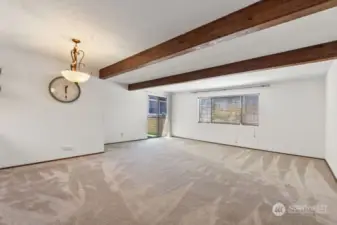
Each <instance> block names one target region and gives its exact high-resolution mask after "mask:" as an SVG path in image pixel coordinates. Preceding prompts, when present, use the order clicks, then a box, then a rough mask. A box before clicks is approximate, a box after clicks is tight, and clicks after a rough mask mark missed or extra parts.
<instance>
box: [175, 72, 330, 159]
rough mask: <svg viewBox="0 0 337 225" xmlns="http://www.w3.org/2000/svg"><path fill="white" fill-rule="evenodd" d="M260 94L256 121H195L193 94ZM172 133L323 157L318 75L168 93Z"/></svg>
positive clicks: (322, 111) (322, 88)
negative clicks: (268, 84) (256, 85)
mask: <svg viewBox="0 0 337 225" xmlns="http://www.w3.org/2000/svg"><path fill="white" fill-rule="evenodd" d="M248 93H260V103H259V107H260V109H259V113H260V125H259V126H258V127H254V126H242V125H239V126H238V125H227V124H205V123H198V112H197V111H198V103H197V98H198V97H205V96H225V95H235V94H248ZM172 116H173V118H172V124H173V125H172V126H173V135H174V136H178V137H184V138H191V139H197V140H203V141H210V142H215V143H222V144H228V145H237V146H243V147H248V148H256V149H262V150H269V151H275V152H283V153H289V154H296V155H304V156H312V157H318V158H324V156H325V153H324V142H325V136H324V133H325V83H324V79H323V78H316V79H311V80H302V81H293V82H291V83H279V84H272V85H271V87H267V88H254V89H245V90H232V91H224V92H209V93H196V94H191V93H182V94H175V95H173V115H172Z"/></svg>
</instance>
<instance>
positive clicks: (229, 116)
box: [212, 96, 241, 124]
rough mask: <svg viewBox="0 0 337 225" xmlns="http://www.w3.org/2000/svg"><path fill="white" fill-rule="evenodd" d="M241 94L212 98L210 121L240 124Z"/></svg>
mask: <svg viewBox="0 0 337 225" xmlns="http://www.w3.org/2000/svg"><path fill="white" fill-rule="evenodd" d="M240 121H241V96H231V97H218V98H213V99H212V123H231V124H240Z"/></svg>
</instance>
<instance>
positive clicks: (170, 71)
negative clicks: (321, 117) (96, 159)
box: [111, 7, 337, 84]
mask: <svg viewBox="0 0 337 225" xmlns="http://www.w3.org/2000/svg"><path fill="white" fill-rule="evenodd" d="M336 24H337V7H336V8H332V9H330V10H326V11H323V12H320V13H316V14H313V15H310V16H307V17H303V18H300V19H298V20H295V21H291V22H288V23H285V24H281V25H278V26H276V27H273V28H270V29H266V30H262V31H259V32H256V33H252V34H249V35H246V36H243V37H240V38H236V39H232V40H229V41H224V42H220V43H219V44H216V45H213V46H210V47H208V48H204V49H201V50H198V51H195V52H192V53H189V54H186V55H183V56H179V57H176V58H172V59H169V60H166V61H163V62H160V63H157V64H153V65H150V66H147V67H144V68H141V69H138V70H134V71H131V72H128V73H124V74H122V75H120V76H116V77H113V78H111V80H113V81H116V82H120V83H126V84H130V83H135V82H141V81H144V80H151V79H156V78H160V77H166V76H170V75H175V74H179V73H184V72H189V71H194V70H199V69H203V68H209V67H213V66H218V65H223V64H227V63H232V62H237V61H242V60H245V59H251V58H255V57H260V56H264V55H269V54H274V53H279V52H284V51H289V50H293V49H297V48H303V47H306V46H311V45H316V44H321V43H325V42H330V41H335V40H337V29H335V27H336ZM303 68H304V69H305V67H303Z"/></svg>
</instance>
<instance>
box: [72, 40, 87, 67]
mask: <svg viewBox="0 0 337 225" xmlns="http://www.w3.org/2000/svg"><path fill="white" fill-rule="evenodd" d="M72 41H73V42H74V43H75V46H74V48H73V49H72V50H71V51H70V55H71V58H72V60H73V61H72V63H71V64H70V69H71V70H72V71H77V64H78V62H77V56H79V55H80V53H81V52H83V51H81V50H78V46H77V44H79V43H81V41H80V40H78V39H74V38H73V39H72ZM83 57H84V54H83ZM83 57H82V59H83ZM82 59H81V61H82Z"/></svg>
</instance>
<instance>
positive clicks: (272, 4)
mask: <svg viewBox="0 0 337 225" xmlns="http://www.w3.org/2000/svg"><path fill="white" fill-rule="evenodd" d="M335 6H337V0H262V1H260V2H257V3H255V4H253V5H250V6H248V7H246V8H243V9H241V10H239V11H236V12H234V13H232V14H229V15H227V16H224V17H222V18H220V19H218V20H215V21H213V22H211V23H208V24H206V25H204V26H201V27H199V28H196V29H194V30H192V31H190V32H187V33H185V34H182V35H180V36H178V37H175V38H173V39H171V40H168V41H166V42H164V43H161V44H159V45H157V46H154V47H152V48H150V49H147V50H145V51H143V52H140V53H138V54H136V55H134V56H131V57H129V58H126V59H124V60H122V61H120V62H117V63H115V64H112V65H110V66H107V67H105V68H103V69H101V70H100V71H99V76H100V78H102V79H107V78H109V77H113V76H116V75H118V74H121V73H124V72H128V71H132V70H135V69H139V68H141V67H144V66H147V65H150V64H153V63H157V62H160V61H162V60H166V59H169V58H173V57H176V56H179V55H183V54H186V53H188V52H192V51H195V50H198V49H200V48H201V47H206V46H209V45H212V44H215V43H217V42H218V41H223V40H228V39H233V38H237V37H240V36H243V35H247V34H250V33H254V32H257V31H259V30H262V29H266V28H270V27H273V26H275V25H278V24H282V23H285V22H288V21H291V20H295V19H298V18H300V17H303V16H307V15H310V14H313V13H316V12H319V11H322V10H325V9H328V8H332V7H335Z"/></svg>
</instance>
